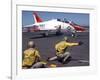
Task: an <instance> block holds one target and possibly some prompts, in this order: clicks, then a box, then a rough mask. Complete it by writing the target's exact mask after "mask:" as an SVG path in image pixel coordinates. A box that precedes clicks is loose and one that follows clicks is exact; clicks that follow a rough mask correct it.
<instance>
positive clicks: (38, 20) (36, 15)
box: [33, 12, 43, 23]
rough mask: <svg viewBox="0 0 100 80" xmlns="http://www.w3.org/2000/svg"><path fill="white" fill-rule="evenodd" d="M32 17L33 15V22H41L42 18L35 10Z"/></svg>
mask: <svg viewBox="0 0 100 80" xmlns="http://www.w3.org/2000/svg"><path fill="white" fill-rule="evenodd" d="M33 17H34V21H35V23H39V22H43V20H42V19H41V18H40V17H39V16H38V14H37V13H36V12H33Z"/></svg>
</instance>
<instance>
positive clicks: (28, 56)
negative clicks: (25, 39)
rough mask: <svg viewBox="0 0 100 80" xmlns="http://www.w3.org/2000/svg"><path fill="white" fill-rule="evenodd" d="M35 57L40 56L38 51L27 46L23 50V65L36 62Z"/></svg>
mask: <svg viewBox="0 0 100 80" xmlns="http://www.w3.org/2000/svg"><path fill="white" fill-rule="evenodd" d="M37 58H38V59H39V58H40V55H39V51H38V50H36V49H33V48H29V49H27V50H25V51H24V59H23V62H22V65H23V66H32V64H34V63H36V62H37Z"/></svg>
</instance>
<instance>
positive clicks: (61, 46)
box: [55, 41, 79, 55]
mask: <svg viewBox="0 0 100 80" xmlns="http://www.w3.org/2000/svg"><path fill="white" fill-rule="evenodd" d="M77 45H79V43H71V42H66V41H61V42H59V43H57V44H56V45H55V49H56V51H57V52H56V54H57V55H58V54H63V53H64V52H65V49H67V48H68V47H71V46H77Z"/></svg>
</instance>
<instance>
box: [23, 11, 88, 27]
mask: <svg viewBox="0 0 100 80" xmlns="http://www.w3.org/2000/svg"><path fill="white" fill-rule="evenodd" d="M36 12H37V14H38V15H39V17H40V18H42V20H43V21H47V20H51V19H57V18H59V19H61V20H63V19H64V18H66V20H68V21H73V22H74V23H76V24H79V25H81V26H89V14H88V13H67V12H65V13H64V12H63V13H62V12H43V11H41V12H39V11H36ZM32 14H33V11H22V25H23V26H25V25H30V24H34V18H33V15H32Z"/></svg>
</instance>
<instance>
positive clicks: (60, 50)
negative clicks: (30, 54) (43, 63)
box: [48, 37, 83, 63]
mask: <svg viewBox="0 0 100 80" xmlns="http://www.w3.org/2000/svg"><path fill="white" fill-rule="evenodd" d="M81 44H83V42H69V40H68V38H67V37H65V38H64V40H63V41H61V42H59V43H57V44H56V45H55V50H56V56H54V57H52V58H48V61H53V60H59V61H61V62H62V63H65V62H66V61H67V59H68V58H69V57H70V56H71V53H70V52H68V51H67V48H68V47H72V46H78V45H81Z"/></svg>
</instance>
